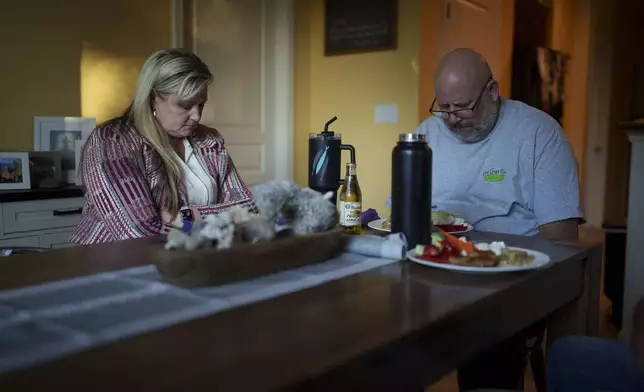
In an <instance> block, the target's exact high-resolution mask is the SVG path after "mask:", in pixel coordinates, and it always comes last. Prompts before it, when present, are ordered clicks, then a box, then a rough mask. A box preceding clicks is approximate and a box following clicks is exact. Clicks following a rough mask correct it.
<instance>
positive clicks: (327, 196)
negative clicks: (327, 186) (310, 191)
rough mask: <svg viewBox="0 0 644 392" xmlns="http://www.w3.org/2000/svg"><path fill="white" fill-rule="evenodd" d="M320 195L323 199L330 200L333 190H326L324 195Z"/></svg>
mask: <svg viewBox="0 0 644 392" xmlns="http://www.w3.org/2000/svg"><path fill="white" fill-rule="evenodd" d="M322 197H323V198H324V199H326V200H331V198H332V197H333V191H328V192H327V193H325V194H324V196H322Z"/></svg>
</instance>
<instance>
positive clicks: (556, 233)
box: [539, 218, 579, 241]
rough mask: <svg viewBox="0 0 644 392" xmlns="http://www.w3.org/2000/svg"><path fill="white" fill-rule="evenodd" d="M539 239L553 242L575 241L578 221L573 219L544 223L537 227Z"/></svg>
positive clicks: (577, 236)
mask: <svg viewBox="0 0 644 392" xmlns="http://www.w3.org/2000/svg"><path fill="white" fill-rule="evenodd" d="M539 237H544V238H548V239H551V240H554V241H577V240H578V239H579V220H578V219H577V218H573V219H564V220H560V221H557V222H551V223H546V224H545V225H542V226H541V227H539Z"/></svg>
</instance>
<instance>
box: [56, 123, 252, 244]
mask: <svg viewBox="0 0 644 392" xmlns="http://www.w3.org/2000/svg"><path fill="white" fill-rule="evenodd" d="M190 141H191V143H192V145H193V146H194V151H195V152H196V153H197V157H198V159H200V161H201V163H202V164H203V165H204V167H205V168H206V170H207V172H208V173H209V174H210V175H212V176H213V178H214V179H215V183H216V184H217V185H216V186H217V189H215V192H214V194H216V195H217V203H216V204H214V205H198V206H194V207H196V208H197V209H198V210H199V212H200V213H201V215H203V216H205V215H209V214H216V213H218V212H221V211H224V210H226V209H228V208H230V207H233V206H246V207H249V208H250V209H252V210H254V209H255V203H254V200H253V198H252V195H251V193H250V191H249V190H248V188H247V187H246V185H245V184H244V182H243V181H242V180H241V178H239V175H238V173H237V170H236V169H235V166H234V164H233V161H232V159H231V158H230V155H229V154H228V151H227V150H226V148H224V140H223V138H222V137H221V135H220V134H219V132H217V131H216V130H214V129H210V128H207V127H204V126H201V125H200V126H199V127H198V128H197V129H196V130H195V132H194V133H193V135H192V136H191V139H190ZM82 178H83V182H84V183H85V188H86V192H85V207H84V208H83V213H82V215H81V220H80V222H79V224H78V226H77V227H76V229H75V230H74V232H73V233H72V235H71V237H70V239H69V240H70V242H72V243H76V244H81V245H86V244H96V243H101V242H110V241H117V240H124V239H131V238H140V237H146V236H153V235H158V234H165V233H167V232H168V230H169V229H170V228H171V226H170V225H168V224H167V223H164V222H163V221H162V220H161V211H162V210H164V209H168V208H169V202H168V200H167V197H166V191H165V181H164V168H163V164H162V162H161V159H160V157H159V156H158V154H157V153H156V152H155V151H154V150H153V149H152V146H150V144H148V142H147V141H146V140H145V139H144V138H143V137H142V136H140V135H139V134H138V133H137V132H136V131H135V130H134V129H133V128H132V124H131V123H130V122H129V121H128V120H127V118H126V117H120V118H116V119H113V120H110V121H108V122H106V123H105V124H103V125H101V126H99V127H98V128H96V129H95V130H94V131H93V132H92V133H91V135H90V136H89V138H88V139H87V141H86V142H85V146H84V148H83V159H82ZM178 188H179V203H180V205H184V206H187V205H188V204H187V202H186V201H187V200H188V198H187V191H186V186H185V182H183V181H182V183H181V184H179V186H178Z"/></svg>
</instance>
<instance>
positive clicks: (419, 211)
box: [391, 133, 432, 249]
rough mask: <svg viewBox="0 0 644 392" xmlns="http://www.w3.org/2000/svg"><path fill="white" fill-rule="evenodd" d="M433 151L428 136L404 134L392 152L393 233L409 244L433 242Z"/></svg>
mask: <svg viewBox="0 0 644 392" xmlns="http://www.w3.org/2000/svg"><path fill="white" fill-rule="evenodd" d="M431 217H432V150H431V149H430V148H429V145H427V140H426V139H425V135H422V134H414V133H403V134H400V135H399V137H398V144H397V145H396V147H395V148H394V150H393V152H392V154H391V232H392V233H403V234H405V236H406V237H407V246H408V248H409V249H413V248H415V247H416V245H418V244H421V245H425V244H430V243H431V232H432V226H431V225H432V223H431Z"/></svg>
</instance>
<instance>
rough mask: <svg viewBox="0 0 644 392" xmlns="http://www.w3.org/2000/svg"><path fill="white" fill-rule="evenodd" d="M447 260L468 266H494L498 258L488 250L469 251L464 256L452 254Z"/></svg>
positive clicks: (497, 263)
mask: <svg viewBox="0 0 644 392" xmlns="http://www.w3.org/2000/svg"><path fill="white" fill-rule="evenodd" d="M449 261H450V262H451V263H452V264H456V265H463V266H468V267H496V266H498V265H499V258H498V257H497V255H495V254H494V253H493V252H490V251H489V250H482V251H480V252H473V253H469V254H468V255H466V256H452V257H450V258H449Z"/></svg>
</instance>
